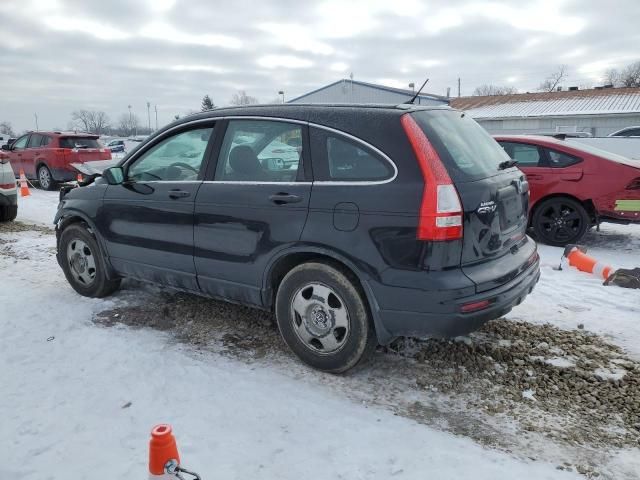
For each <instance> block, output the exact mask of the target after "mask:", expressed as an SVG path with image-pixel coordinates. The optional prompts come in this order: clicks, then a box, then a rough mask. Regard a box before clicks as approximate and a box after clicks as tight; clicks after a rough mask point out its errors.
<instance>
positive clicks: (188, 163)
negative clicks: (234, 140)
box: [127, 128, 213, 182]
mask: <svg viewBox="0 0 640 480" xmlns="http://www.w3.org/2000/svg"><path fill="white" fill-rule="evenodd" d="M212 132H213V128H199V129H195V130H189V131H186V132H182V133H178V134H176V135H173V136H172V137H169V138H166V139H164V140H163V141H161V142H160V143H158V144H157V145H155V146H154V147H152V148H151V149H150V150H148V151H147V152H145V153H144V154H142V156H140V157H139V158H138V159H136V161H135V162H134V163H133V164H132V165H131V166H130V167H129V169H128V172H127V178H128V179H129V180H134V181H168V182H171V181H174V182H175V181H185V180H197V179H198V175H199V174H200V169H201V167H202V163H203V160H204V154H205V151H206V149H207V145H208V143H209V138H210V137H211V133H212Z"/></svg>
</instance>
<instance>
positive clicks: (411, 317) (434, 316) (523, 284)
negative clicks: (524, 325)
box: [373, 252, 540, 337]
mask: <svg viewBox="0 0 640 480" xmlns="http://www.w3.org/2000/svg"><path fill="white" fill-rule="evenodd" d="M460 274H461V275H463V274H462V272H460ZM539 279H540V257H539V255H538V253H537V252H536V253H535V258H534V260H533V262H532V263H531V264H530V265H529V267H528V268H527V269H526V270H525V271H524V272H522V273H521V274H520V275H518V276H517V277H516V278H514V279H512V280H511V281H510V282H508V283H506V284H504V285H502V286H500V287H498V288H494V289H491V290H486V291H483V292H481V293H478V294H474V295H470V296H464V297H459V298H455V299H450V300H446V301H443V302H439V303H438V305H434V306H433V307H434V308H433V310H437V312H424V311H415V310H384V309H381V310H378V311H377V312H376V313H377V315H378V318H379V320H380V322H381V324H382V326H383V327H384V328H385V329H386V330H387V332H388V333H389V334H390V335H391V336H392V337H398V336H416V337H422V336H434V337H455V336H458V335H465V334H467V333H470V332H472V331H474V330H477V329H478V328H480V327H481V326H482V325H484V324H485V323H486V322H488V321H489V320H493V319H495V318H499V317H501V316H502V315H505V314H506V313H508V312H509V311H510V310H511V309H512V308H513V307H514V306H516V305H519V304H520V303H522V301H523V300H524V299H525V298H526V296H527V295H528V294H529V293H531V291H532V290H533V288H534V287H535V285H536V283H538V280H539ZM386 289H391V290H393V289H394V287H386ZM373 290H374V291H375V290H376V288H374V289H373ZM379 292H380V291H379V289H378V292H376V295H378V294H379ZM442 293H443V294H446V292H442ZM385 294H391V295H392V294H393V292H392V291H390V290H387V291H386V292H385ZM443 296H444V295H443ZM484 300H487V301H488V302H489V306H488V307H487V308H484V309H482V310H479V311H476V312H470V313H462V312H461V310H460V308H461V306H462V305H465V304H469V303H475V302H481V301H484Z"/></svg>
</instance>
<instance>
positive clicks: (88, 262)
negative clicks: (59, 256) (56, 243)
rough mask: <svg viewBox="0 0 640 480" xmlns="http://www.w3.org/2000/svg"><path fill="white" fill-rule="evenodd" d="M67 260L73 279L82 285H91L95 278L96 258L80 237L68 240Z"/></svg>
mask: <svg viewBox="0 0 640 480" xmlns="http://www.w3.org/2000/svg"><path fill="white" fill-rule="evenodd" d="M67 261H68V262H69V270H70V273H71V276H72V277H73V279H74V280H75V281H76V282H78V283H79V284H82V285H84V286H88V285H91V284H92V283H93V281H94V280H95V278H96V260H95V258H94V256H93V252H92V251H91V249H90V248H89V246H88V245H87V244H86V243H85V242H84V241H82V240H80V239H75V240H72V241H71V242H69V244H68V246H67Z"/></svg>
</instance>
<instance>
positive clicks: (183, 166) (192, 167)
mask: <svg viewBox="0 0 640 480" xmlns="http://www.w3.org/2000/svg"><path fill="white" fill-rule="evenodd" d="M169 167H182V168H187V169H189V170H193V172H194V173H196V174H198V173H200V170H198V169H197V168H195V167H194V166H193V165H189V164H188V163H186V162H176V163H172V164H171V165H169Z"/></svg>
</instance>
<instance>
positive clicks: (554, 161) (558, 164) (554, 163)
mask: <svg viewBox="0 0 640 480" xmlns="http://www.w3.org/2000/svg"><path fill="white" fill-rule="evenodd" d="M547 154H548V155H549V166H550V167H553V168H563V167H568V166H569V165H574V164H576V163H579V162H580V161H581V160H580V159H579V158H578V157H574V156H573V155H569V154H568V153H562V152H559V151H557V150H551V149H547Z"/></svg>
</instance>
